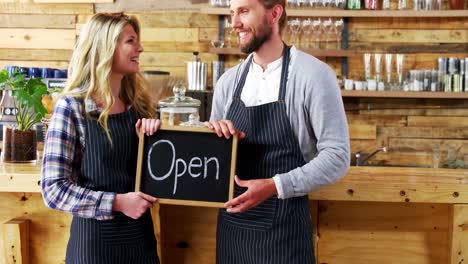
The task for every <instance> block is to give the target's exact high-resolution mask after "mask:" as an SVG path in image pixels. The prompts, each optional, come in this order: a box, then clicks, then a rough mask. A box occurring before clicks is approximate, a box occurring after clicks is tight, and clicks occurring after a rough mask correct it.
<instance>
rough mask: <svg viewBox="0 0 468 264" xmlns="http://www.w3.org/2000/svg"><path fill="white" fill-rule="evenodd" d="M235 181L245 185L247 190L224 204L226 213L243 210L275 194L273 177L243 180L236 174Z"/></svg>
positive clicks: (242, 185)
mask: <svg viewBox="0 0 468 264" xmlns="http://www.w3.org/2000/svg"><path fill="white" fill-rule="evenodd" d="M235 181H236V183H237V185H239V186H241V187H246V188H248V190H247V191H246V192H245V193H243V194H241V195H239V196H237V197H236V198H234V199H232V200H230V201H228V202H227V203H225V204H224V207H226V208H227V212H228V213H241V212H245V211H246V210H248V209H250V208H252V207H255V206H257V205H259V204H260V203H262V202H263V201H265V200H266V199H268V198H270V197H271V196H273V195H275V194H277V190H276V185H275V181H274V180H273V179H256V180H246V181H243V180H241V179H239V178H238V177H237V176H236V177H235Z"/></svg>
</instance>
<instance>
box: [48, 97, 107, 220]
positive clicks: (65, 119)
mask: <svg viewBox="0 0 468 264" xmlns="http://www.w3.org/2000/svg"><path fill="white" fill-rule="evenodd" d="M84 105H85V111H86V112H88V113H90V112H93V111H100V110H101V109H99V108H98V107H97V106H96V104H95V102H94V101H92V100H85V104H84ZM83 112H84V111H83V105H82V104H81V103H80V101H79V100H78V99H76V98H72V97H64V98H61V99H60V100H59V101H57V103H56V106H55V108H54V112H53V114H52V117H51V119H50V122H49V127H48V130H47V135H46V139H45V145H44V158H43V161H42V181H41V187H42V197H43V199H44V202H45V204H46V205H47V206H48V207H50V208H53V209H57V210H60V211H64V212H68V213H71V214H73V215H75V216H79V217H83V218H95V219H97V220H107V219H112V218H113V214H112V204H113V202H114V198H115V193H113V192H102V191H93V190H90V189H86V188H83V187H81V186H79V184H78V177H79V176H80V173H81V159H82V157H83V153H84V148H85V133H84V131H85V119H84V116H83V114H82V113H83Z"/></svg>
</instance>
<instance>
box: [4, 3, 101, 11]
mask: <svg viewBox="0 0 468 264" xmlns="http://www.w3.org/2000/svg"><path fill="white" fill-rule="evenodd" d="M0 10H2V13H3V14H92V13H93V11H94V7H93V4H72V5H71V4H34V3H20V2H19V1H18V0H16V1H15V2H14V3H2V2H0Z"/></svg>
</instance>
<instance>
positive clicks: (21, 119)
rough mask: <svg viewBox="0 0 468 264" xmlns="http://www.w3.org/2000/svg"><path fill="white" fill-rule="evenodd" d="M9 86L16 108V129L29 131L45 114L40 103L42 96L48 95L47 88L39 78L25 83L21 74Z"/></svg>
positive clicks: (45, 111)
mask: <svg viewBox="0 0 468 264" xmlns="http://www.w3.org/2000/svg"><path fill="white" fill-rule="evenodd" d="M9 85H10V86H11V87H12V95H13V96H14V97H15V102H16V107H17V108H18V112H17V113H16V115H15V117H16V122H17V123H18V129H19V130H27V129H30V128H31V127H32V126H33V125H34V124H35V123H37V122H39V121H40V120H41V118H43V117H44V116H45V114H47V109H46V108H45V107H44V106H43V105H42V102H41V100H42V96H43V95H45V94H47V93H48V91H47V86H46V85H45V84H44V83H43V82H42V81H41V79H40V78H31V79H29V80H27V81H25V79H24V76H22V75H21V74H20V75H17V76H16V77H15V78H14V80H13V81H11V82H10V84H9Z"/></svg>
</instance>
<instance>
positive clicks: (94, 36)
mask: <svg viewBox="0 0 468 264" xmlns="http://www.w3.org/2000/svg"><path fill="white" fill-rule="evenodd" d="M127 25H131V26H132V27H133V29H134V30H135V32H136V34H137V35H138V39H140V24H139V22H138V20H137V18H136V17H133V16H127V15H125V14H124V13H98V14H95V15H94V16H93V17H92V18H91V19H90V20H89V21H88V22H87V23H86V25H85V26H84V27H83V29H82V30H81V33H80V36H79V38H78V41H77V43H76V46H75V49H74V51H73V55H72V57H71V60H70V65H69V67H68V80H67V84H66V86H65V89H64V90H63V92H62V95H67V96H73V97H77V98H81V99H93V100H94V99H97V98H98V99H99V100H100V101H102V103H104V110H103V111H102V113H100V115H99V118H98V123H99V124H100V125H101V126H102V127H103V129H104V130H105V132H106V134H107V137H108V138H109V140H110V141H111V142H112V139H111V136H110V133H109V129H108V126H107V120H108V117H109V112H110V110H111V107H112V104H113V103H114V97H113V96H112V92H111V87H110V77H111V73H112V62H113V57H114V52H115V50H116V45H117V42H118V40H119V37H120V34H121V33H122V31H123V29H124V27H125V26H127ZM76 88H78V89H76ZM147 91H148V84H147V82H146V81H145V79H144V78H143V76H142V75H141V74H140V73H134V74H127V75H125V76H124V77H123V79H122V88H121V91H120V98H121V99H122V101H123V102H124V103H125V104H127V105H131V106H132V107H133V109H134V110H135V111H136V112H137V113H138V114H139V115H140V116H141V117H145V118H151V117H155V116H156V108H155V105H154V102H152V101H151V99H150V98H151V97H150V96H148V92H147Z"/></svg>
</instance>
